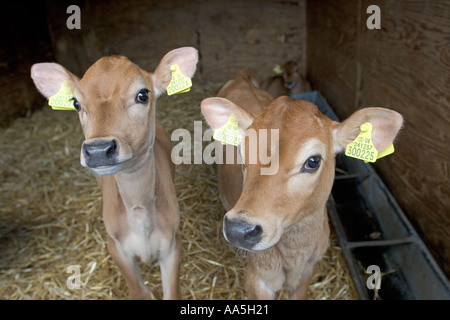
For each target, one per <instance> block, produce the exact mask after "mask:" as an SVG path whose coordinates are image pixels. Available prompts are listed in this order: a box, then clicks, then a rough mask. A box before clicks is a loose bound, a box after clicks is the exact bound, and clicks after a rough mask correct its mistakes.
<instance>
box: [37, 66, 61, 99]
mask: <svg viewBox="0 0 450 320" xmlns="http://www.w3.org/2000/svg"><path fill="white" fill-rule="evenodd" d="M31 78H32V79H33V81H34V84H35V85H36V87H37V89H38V90H39V91H40V92H41V93H42V94H43V95H44V96H45V97H46V98H50V97H51V96H53V95H55V94H56V93H57V92H58V91H59V89H60V88H61V84H62V83H63V82H64V81H65V80H69V75H68V73H66V71H65V70H64V69H63V67H61V66H60V65H58V64H56V63H37V64H34V65H33V66H32V67H31Z"/></svg>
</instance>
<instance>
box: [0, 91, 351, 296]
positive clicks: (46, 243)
mask: <svg viewBox="0 0 450 320" xmlns="http://www.w3.org/2000/svg"><path fill="white" fill-rule="evenodd" d="M220 86H221V84H217V83H212V84H211V83H205V84H199V85H196V84H194V87H193V88H192V90H191V92H189V93H186V94H180V95H176V96H170V97H167V96H164V97H162V98H161V99H160V100H158V102H157V110H158V111H157V114H158V118H159V119H160V121H161V123H162V124H163V126H164V127H165V128H166V129H167V131H168V132H169V134H170V133H171V132H172V131H173V130H175V129H177V128H186V129H187V130H189V131H191V132H193V129H194V121H203V117H202V115H201V113H200V102H201V101H202V99H204V98H206V97H209V96H214V95H215V94H216V92H217V91H218V90H219V88H220ZM206 128H207V125H206V123H205V122H204V121H203V130H206ZM82 141H83V134H82V131H81V128H80V125H79V121H78V116H77V114H76V112H74V111H73V112H72V111H52V110H51V109H50V107H48V106H46V107H44V109H43V110H41V111H38V112H35V113H34V114H33V115H32V116H31V117H29V118H21V119H17V120H16V121H15V122H13V123H12V125H11V126H10V127H9V128H6V129H0V299H126V298H127V297H128V292H127V288H126V285H125V281H124V279H123V277H122V276H121V273H120V270H119V269H118V267H117V266H116V265H115V264H114V263H113V262H112V260H111V258H110V257H109V254H108V252H107V249H106V233H105V232H106V231H105V228H104V225H103V221H102V213H101V204H102V198H101V192H100V189H99V187H98V186H97V184H96V180H95V177H94V176H93V175H92V174H91V173H89V172H88V171H87V170H86V169H84V168H82V167H81V165H80V164H79V153H80V146H81V143H82ZM176 143H177V142H176V141H175V142H174V144H176ZM175 187H176V190H177V194H178V199H179V204H180V210H181V223H180V229H179V233H180V235H181V238H182V242H183V248H184V258H183V263H182V266H181V274H180V277H181V292H182V296H183V298H184V299H246V295H245V291H244V288H243V275H244V265H245V264H244V263H245V260H244V257H243V254H242V253H241V252H238V251H236V250H235V249H234V248H233V247H232V246H231V245H229V244H228V243H227V242H226V241H225V240H224V238H223V235H222V231H221V221H222V218H223V215H224V213H225V210H224V209H223V208H222V205H221V203H220V200H219V197H218V189H217V176H216V168H215V167H214V166H213V165H206V164H180V165H178V166H177V174H176V180H175ZM70 266H78V268H79V270H80V272H81V275H80V278H79V279H80V281H81V283H80V288H79V289H77V288H73V289H70V288H69V286H68V282H69V284H70V279H69V277H70V276H71V275H73V273H71V272H68V268H69V267H70ZM140 267H141V271H142V275H143V278H144V279H145V281H146V284H147V285H148V287H149V288H150V289H151V291H152V294H153V297H154V298H155V299H160V298H161V297H162V291H161V281H160V272H159V268H158V265H157V263H156V262H152V263H150V264H149V265H145V264H143V263H141V264H140ZM69 271H70V268H69ZM68 280H69V281H68ZM286 297H287V294H286V292H281V293H280V294H279V295H278V298H283V299H284V298H286ZM309 298H310V299H357V295H356V292H355V290H354V288H353V285H352V280H351V277H350V275H349V273H348V270H347V268H346V265H345V261H344V259H343V258H342V255H341V250H340V248H339V245H338V242H337V238H336V236H335V235H334V234H332V237H331V240H330V247H329V250H328V252H327V253H326V255H325V256H324V258H323V260H322V261H321V262H320V263H319V265H318V267H317V269H316V273H315V275H314V278H313V282H312V284H311V286H310V289H309Z"/></svg>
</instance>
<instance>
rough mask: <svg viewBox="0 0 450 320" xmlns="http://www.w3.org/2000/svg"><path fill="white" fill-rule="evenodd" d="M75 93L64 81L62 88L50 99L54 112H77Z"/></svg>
mask: <svg viewBox="0 0 450 320" xmlns="http://www.w3.org/2000/svg"><path fill="white" fill-rule="evenodd" d="M72 98H73V93H72V90H71V89H70V86H69V83H68V82H67V81H63V83H62V84H61V88H59V90H58V92H57V93H56V94H55V95H53V96H51V97H50V98H49V99H48V105H49V106H50V107H52V109H53V110H77V109H75V107H74V106H73V100H72Z"/></svg>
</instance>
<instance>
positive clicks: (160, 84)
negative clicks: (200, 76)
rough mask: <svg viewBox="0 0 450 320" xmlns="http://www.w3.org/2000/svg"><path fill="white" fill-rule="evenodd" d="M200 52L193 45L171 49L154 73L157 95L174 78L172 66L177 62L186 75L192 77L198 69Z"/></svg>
mask: <svg viewBox="0 0 450 320" xmlns="http://www.w3.org/2000/svg"><path fill="white" fill-rule="evenodd" d="M197 62H198V52H197V49H195V48H192V47H183V48H178V49H175V50H172V51H170V52H169V53H167V54H166V55H165V56H164V57H163V58H162V59H161V61H160V62H159V64H158V66H157V67H156V70H155V72H154V73H153V81H154V84H155V91H156V95H157V96H159V95H161V93H163V92H164V91H165V90H166V89H167V86H168V85H169V83H170V80H171V79H172V71H171V70H170V66H171V65H174V64H177V65H178V66H179V67H180V71H181V73H182V74H184V75H185V76H186V77H189V78H192V77H193V76H194V73H195V70H196V69H197Z"/></svg>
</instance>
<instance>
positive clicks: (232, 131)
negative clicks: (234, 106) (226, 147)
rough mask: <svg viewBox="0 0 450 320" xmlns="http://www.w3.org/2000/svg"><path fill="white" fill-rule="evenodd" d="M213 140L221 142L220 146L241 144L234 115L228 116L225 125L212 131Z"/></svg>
mask: <svg viewBox="0 0 450 320" xmlns="http://www.w3.org/2000/svg"><path fill="white" fill-rule="evenodd" d="M213 138H214V140H217V141H220V142H222V144H231V145H234V146H238V145H239V144H240V143H241V141H242V135H241V133H240V132H239V125H238V122H237V119H236V116H235V115H234V113H232V114H231V115H230V117H229V118H228V121H227V123H225V124H224V125H223V126H222V127H220V128H219V129H216V130H214V135H213Z"/></svg>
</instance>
